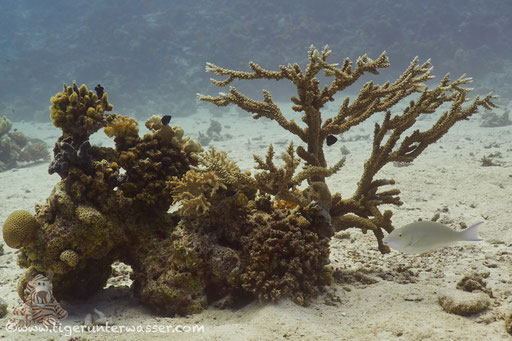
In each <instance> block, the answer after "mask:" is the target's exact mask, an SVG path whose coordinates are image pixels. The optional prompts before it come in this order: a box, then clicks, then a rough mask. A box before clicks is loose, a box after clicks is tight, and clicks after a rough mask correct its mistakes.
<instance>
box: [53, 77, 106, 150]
mask: <svg viewBox="0 0 512 341" xmlns="http://www.w3.org/2000/svg"><path fill="white" fill-rule="evenodd" d="M51 102H52V106H51V107H50V111H51V113H50V117H51V119H52V122H53V125H55V126H56V127H57V128H62V130H63V132H64V134H65V135H66V136H68V135H71V136H75V135H76V136H78V137H79V138H80V139H81V140H85V139H86V138H87V137H88V136H89V135H91V134H92V133H94V132H96V131H98V129H100V128H102V127H104V126H105V121H104V119H103V113H104V112H105V111H111V110H112V108H113V106H112V105H111V104H110V103H109V102H108V98H107V94H106V93H105V94H103V96H102V97H101V98H98V96H97V95H96V94H95V93H93V92H92V91H89V90H87V87H86V86H85V85H82V86H80V88H78V86H77V85H76V83H75V82H73V85H72V86H67V85H64V90H63V91H62V92H59V93H57V95H55V97H52V98H51Z"/></svg>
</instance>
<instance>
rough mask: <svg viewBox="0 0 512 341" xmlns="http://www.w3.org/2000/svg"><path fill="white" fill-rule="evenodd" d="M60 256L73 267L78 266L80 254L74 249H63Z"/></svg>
mask: <svg viewBox="0 0 512 341" xmlns="http://www.w3.org/2000/svg"><path fill="white" fill-rule="evenodd" d="M59 258H60V260H61V261H63V262H64V263H66V264H67V265H69V266H70V267H72V268H74V267H75V266H77V264H78V261H79V260H80V258H79V257H78V254H77V253H76V252H75V251H73V250H66V251H62V253H61V254H60V257H59Z"/></svg>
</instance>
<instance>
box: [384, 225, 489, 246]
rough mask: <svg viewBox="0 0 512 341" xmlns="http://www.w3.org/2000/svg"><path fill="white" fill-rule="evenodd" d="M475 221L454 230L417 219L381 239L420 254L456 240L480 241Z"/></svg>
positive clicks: (391, 244)
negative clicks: (458, 229) (462, 228)
mask: <svg viewBox="0 0 512 341" xmlns="http://www.w3.org/2000/svg"><path fill="white" fill-rule="evenodd" d="M482 223H483V221H481V222H479V223H476V224H475V225H472V226H470V227H468V228H466V229H464V230H462V231H455V230H452V229H451V228H449V227H448V226H445V225H443V224H440V223H436V222H435V221H417V222H415V223H412V224H407V225H405V226H404V227H401V228H399V229H396V230H394V231H393V232H391V233H390V234H389V235H387V236H386V237H385V238H384V239H383V240H382V241H383V242H384V244H385V245H388V246H389V247H391V248H393V249H395V250H398V251H401V252H404V253H411V254H420V253H424V252H428V251H432V250H435V249H439V248H442V247H445V246H447V245H450V244H453V243H455V242H458V241H480V240H482V239H480V238H479V237H478V229H477V226H478V225H480V224H482Z"/></svg>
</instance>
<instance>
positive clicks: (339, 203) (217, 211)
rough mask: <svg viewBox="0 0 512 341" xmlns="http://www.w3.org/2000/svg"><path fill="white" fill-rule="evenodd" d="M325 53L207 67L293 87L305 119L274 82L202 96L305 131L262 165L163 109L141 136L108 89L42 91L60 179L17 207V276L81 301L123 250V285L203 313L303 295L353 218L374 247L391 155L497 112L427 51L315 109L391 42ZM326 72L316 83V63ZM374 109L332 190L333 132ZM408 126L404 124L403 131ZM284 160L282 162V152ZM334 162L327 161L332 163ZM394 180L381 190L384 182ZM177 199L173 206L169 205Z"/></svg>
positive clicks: (387, 196)
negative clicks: (347, 182)
mask: <svg viewBox="0 0 512 341" xmlns="http://www.w3.org/2000/svg"><path fill="white" fill-rule="evenodd" d="M330 53H331V51H330V50H329V49H328V48H327V47H325V48H324V49H323V50H322V51H319V50H317V49H315V48H314V47H311V49H310V50H309V53H308V57H309V64H308V65H307V67H306V69H305V70H303V69H302V68H301V67H300V66H299V65H297V64H289V65H288V66H280V67H279V70H277V71H270V70H266V69H263V68H261V67H260V66H259V65H257V64H255V63H253V62H251V63H250V68H251V71H250V72H241V71H234V70H229V69H224V68H221V67H218V66H216V65H213V64H210V63H208V64H207V67H206V71H207V72H211V73H214V74H215V75H217V76H220V77H224V78H223V79H222V80H212V82H213V83H214V84H215V85H217V86H220V87H223V86H227V85H228V84H230V83H232V82H234V81H238V80H240V81H242V80H253V79H269V80H288V81H290V82H292V83H293V84H294V85H295V86H296V88H297V93H296V95H295V96H294V97H292V98H291V101H292V102H293V104H294V106H293V110H294V111H295V112H296V113H297V114H298V116H297V117H300V118H301V120H302V123H300V124H299V123H297V122H296V121H295V120H293V119H289V118H287V117H285V116H284V115H283V113H282V112H281V110H280V108H279V107H278V105H276V103H274V101H273V100H272V97H271V95H270V93H269V92H267V91H265V90H263V100H262V101H258V100H254V99H250V98H248V97H247V96H246V95H244V94H242V93H241V92H239V91H238V90H237V89H236V88H234V87H231V88H230V90H229V92H228V93H221V94H219V96H216V97H213V96H203V95H199V99H201V100H203V101H207V102H211V103H213V104H215V105H217V106H221V107H223V106H227V105H229V104H234V105H236V106H238V107H240V108H241V109H243V110H245V111H247V112H248V113H250V114H251V115H253V117H254V118H255V119H258V118H260V117H267V118H269V119H271V120H273V121H274V122H275V123H276V124H278V125H279V126H281V127H282V128H283V129H285V130H287V131H288V132H290V133H292V134H294V135H296V136H297V137H298V138H299V140H300V141H301V143H300V145H299V146H295V145H293V144H291V143H290V145H289V146H288V147H287V148H286V150H284V151H283V152H282V154H281V155H280V158H277V157H276V156H275V150H274V148H273V146H272V145H269V147H268V151H267V153H266V155H265V156H264V157H260V156H256V155H255V156H254V160H255V167H254V168H255V171H254V172H253V173H251V172H248V171H242V170H241V169H240V168H239V167H238V166H237V165H236V164H235V162H233V161H232V160H230V158H229V156H228V154H227V153H225V152H223V151H218V150H215V149H213V148H212V149H209V150H204V149H203V148H202V146H201V145H200V144H199V143H198V142H197V141H194V140H193V139H191V138H190V137H188V136H186V135H185V133H184V131H183V129H182V128H181V127H180V126H177V125H176V126H171V125H170V117H168V116H166V117H159V116H152V117H150V118H149V119H148V120H147V121H146V123H145V125H146V127H147V128H148V129H149V130H150V131H151V132H150V133H148V134H146V135H144V136H139V128H138V123H137V121H136V120H134V119H133V118H130V117H128V116H124V115H120V114H115V113H112V109H113V107H112V105H111V104H110V103H109V101H108V97H107V93H105V92H103V88H102V87H101V86H98V87H96V89H95V92H93V91H90V90H88V89H87V87H86V86H85V85H82V86H77V84H75V83H73V84H72V85H71V86H67V85H64V89H63V91H62V92H60V93H57V95H56V96H55V97H52V99H51V103H52V105H51V108H50V109H51V119H52V121H53V124H54V125H55V126H56V127H58V128H60V129H61V130H62V136H60V137H59V138H58V140H57V142H56V143H55V147H54V149H53V161H52V162H51V164H50V167H49V172H50V173H57V174H59V175H60V177H61V181H60V182H58V183H57V184H56V185H55V188H54V189H53V191H52V192H51V194H50V196H49V197H48V199H47V200H46V202H45V203H43V204H39V205H36V213H35V215H32V214H30V213H28V212H26V211H15V212H13V213H12V214H11V215H10V216H9V217H8V219H7V220H6V222H5V224H4V227H3V236H4V240H5V242H6V244H7V245H8V246H10V247H13V248H17V249H20V251H21V252H20V254H19V259H18V263H19V266H20V267H23V268H26V269H27V270H26V272H25V274H24V275H23V276H22V278H21V280H20V282H19V284H18V292H19V295H20V297H21V298H22V299H24V298H26V297H25V296H26V295H27V294H26V291H25V290H24V289H25V286H26V284H27V279H28V278H33V277H34V276H36V275H37V274H39V273H46V272H52V273H54V277H53V279H52V281H53V285H54V294H55V297H56V298H57V299H61V298H66V297H73V298H78V297H87V296H88V295H90V294H92V293H93V292H95V291H97V290H99V289H101V288H103V287H104V285H105V283H106V281H107V279H108V278H109V276H110V274H111V265H112V263H113V262H115V261H117V260H119V261H122V262H124V263H126V264H129V265H130V266H131V267H132V269H133V274H132V278H133V280H134V282H133V286H132V289H133V291H134V293H135V294H136V295H137V296H138V297H140V299H141V302H143V303H144V304H146V305H148V306H149V307H151V308H153V309H154V311H156V312H157V313H159V314H162V315H166V316H172V315H176V314H179V315H186V314H191V313H198V312H200V311H202V310H203V309H205V308H206V307H207V306H208V305H209V304H212V303H214V302H223V303H222V305H223V306H230V305H237V304H240V303H242V302H247V301H250V300H252V299H259V300H261V301H267V300H268V301H276V300H278V299H279V298H281V297H290V298H291V299H292V300H293V301H294V302H296V303H297V304H301V305H307V304H308V302H309V301H310V299H311V298H312V297H314V296H315V295H316V294H318V293H319V292H321V290H322V289H323V288H324V287H325V286H326V285H328V284H329V283H330V282H331V281H332V276H331V273H332V269H331V268H330V267H329V240H330V238H331V237H332V236H333V234H334V232H336V231H341V230H345V229H348V228H358V229H360V230H361V231H362V232H363V233H366V232H367V231H371V232H372V233H373V234H374V236H375V238H376V240H377V246H378V248H379V250H380V251H381V252H382V253H386V252H389V248H388V246H387V245H385V244H384V243H383V241H382V240H383V238H384V236H385V233H386V234H388V233H391V232H392V231H393V226H392V222H391V217H392V212H391V211H390V210H384V211H383V210H382V209H381V205H384V204H387V205H394V206H399V205H401V204H402V202H401V201H400V198H399V194H400V191H399V190H398V189H396V188H393V185H394V184H395V182H394V181H393V179H380V178H376V177H375V176H376V174H377V172H378V171H379V170H380V169H381V168H382V167H383V166H384V165H386V164H387V163H390V162H394V161H399V162H411V161H413V160H414V159H415V158H416V157H417V156H418V155H420V154H421V152H422V151H423V150H424V149H425V148H426V147H428V146H429V145H430V144H432V143H434V142H435V141H437V140H438V139H439V138H441V137H442V136H443V135H444V134H445V133H446V132H447V131H448V129H449V128H451V127H452V126H453V125H454V124H455V123H456V122H457V121H460V120H465V119H467V118H468V117H470V116H471V115H472V114H474V113H475V112H477V111H478V109H479V108H480V107H484V108H492V107H495V105H494V104H493V103H492V98H493V97H492V96H491V95H487V96H485V97H483V98H480V97H476V98H474V99H472V100H470V99H468V97H467V95H468V93H469V89H467V88H465V87H464V85H466V84H468V83H469V82H470V79H468V78H464V77H461V78H458V79H456V80H454V81H452V80H450V79H449V77H448V76H445V77H444V78H442V80H441V81H440V83H439V84H438V85H437V86H436V87H434V88H428V87H426V86H425V85H424V82H425V81H427V80H430V79H431V78H433V77H432V76H431V65H430V64H429V62H428V61H427V62H425V63H423V64H420V63H418V60H417V59H414V60H413V61H412V62H411V64H410V65H409V67H408V68H407V69H406V70H405V71H404V72H403V74H402V75H401V76H400V77H398V78H397V79H396V80H395V81H394V82H386V83H384V84H383V85H376V84H374V83H373V82H368V83H366V84H365V85H364V86H363V87H362V89H361V90H360V92H359V95H358V96H356V97H355V98H353V99H349V98H346V99H345V100H344V101H343V102H342V103H341V105H340V107H339V111H338V112H337V114H336V115H335V116H334V117H330V118H327V119H325V118H323V117H322V114H321V110H322V108H323V107H324V105H325V104H326V103H327V102H330V101H333V100H334V95H335V94H336V93H338V92H341V91H343V90H344V89H346V88H347V87H349V86H350V85H352V84H353V83H354V82H355V81H357V80H358V79H359V77H361V76H362V75H363V74H365V73H368V72H369V73H373V74H378V70H379V69H380V68H385V67H387V66H388V65H389V64H388V58H387V56H386V55H385V54H382V55H381V56H379V57H378V58H377V59H376V60H372V59H370V58H369V57H367V56H366V55H365V56H362V57H360V58H359V59H357V61H356V63H355V66H354V65H353V63H352V62H351V61H350V60H349V59H345V61H344V62H343V63H341V65H339V64H330V63H328V62H327V59H328V56H329V55H330ZM321 72H322V73H324V74H325V76H326V77H329V79H330V80H331V82H330V84H327V85H325V86H323V87H320V84H319V80H318V79H317V77H316V76H317V75H318V74H319V73H321ZM409 95H416V96H415V100H413V101H410V103H409V105H408V106H407V107H406V109H405V110H403V111H402V112H400V113H396V112H395V113H393V114H392V112H391V108H392V107H393V106H394V105H395V104H396V103H397V102H398V101H400V100H402V99H404V98H406V97H408V96H409ZM443 104H444V105H446V104H447V105H448V106H447V107H448V109H447V111H445V112H443V113H441V115H440V116H439V118H438V120H437V122H436V123H435V124H434V125H433V126H432V127H431V128H430V129H428V130H425V131H420V130H414V131H413V132H412V133H410V134H409V135H407V136H403V137H402V134H403V133H404V132H405V131H406V130H407V129H409V128H410V127H412V126H413V124H414V123H415V122H416V120H417V118H418V117H419V116H420V115H430V114H432V113H434V112H435V111H436V109H438V108H439V107H440V106H441V105H443ZM377 113H383V115H382V116H381V117H382V121H381V123H379V124H375V129H374V132H373V142H371V143H369V148H371V156H370V157H369V159H368V160H367V161H366V163H365V164H364V171H363V173H362V175H361V178H360V180H359V181H358V184H357V189H356V191H355V192H354V193H353V195H352V196H351V197H346V198H343V197H342V196H341V195H340V194H339V193H335V192H332V189H330V188H329V187H328V186H327V184H326V182H325V180H326V178H327V177H329V176H333V175H334V174H336V176H341V175H339V174H338V173H342V172H339V171H340V169H342V166H343V161H344V159H343V158H341V155H340V159H339V160H334V161H332V162H331V161H330V160H326V158H325V155H324V152H323V148H324V146H325V145H326V144H327V143H329V144H332V143H334V142H335V141H336V140H335V136H336V135H339V134H343V133H344V132H346V131H348V130H349V129H351V128H352V127H354V126H356V125H358V124H359V123H361V122H363V121H365V120H366V119H368V118H370V117H371V116H372V115H375V114H377ZM100 129H103V131H104V132H105V134H106V135H107V136H109V137H112V138H114V141H115V147H114V148H109V147H101V146H95V145H91V144H90V142H89V137H90V135H91V134H93V133H95V132H97V131H98V130H100ZM404 135H405V134H404ZM279 159H280V160H279ZM328 161H329V162H328ZM389 186H391V188H390V189H383V188H384V187H386V188H387V187H389ZM173 205H174V206H175V207H177V210H170V208H171V206H173Z"/></svg>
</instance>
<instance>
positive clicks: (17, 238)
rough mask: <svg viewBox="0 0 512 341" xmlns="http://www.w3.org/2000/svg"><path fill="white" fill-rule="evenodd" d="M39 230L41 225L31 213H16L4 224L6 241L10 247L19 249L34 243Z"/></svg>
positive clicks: (10, 215)
mask: <svg viewBox="0 0 512 341" xmlns="http://www.w3.org/2000/svg"><path fill="white" fill-rule="evenodd" d="M38 228H39V223H38V222H37V220H36V218H34V216H33V215H32V214H30V212H27V211H14V212H12V213H11V214H9V216H8V217H7V219H6V220H5V222H4V226H3V237H4V241H5V243H6V244H7V245H8V246H9V247H12V248H14V249H19V248H20V247H22V246H26V245H27V244H28V243H30V242H31V241H32V239H33V236H34V233H35V231H37V229H38Z"/></svg>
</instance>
